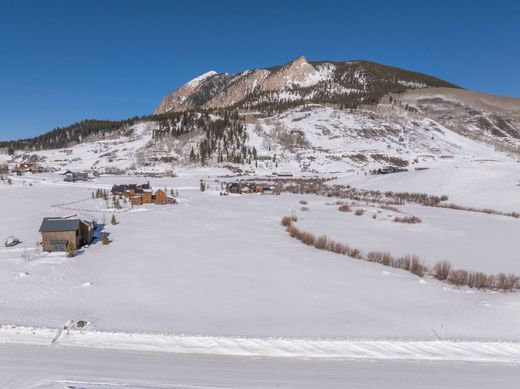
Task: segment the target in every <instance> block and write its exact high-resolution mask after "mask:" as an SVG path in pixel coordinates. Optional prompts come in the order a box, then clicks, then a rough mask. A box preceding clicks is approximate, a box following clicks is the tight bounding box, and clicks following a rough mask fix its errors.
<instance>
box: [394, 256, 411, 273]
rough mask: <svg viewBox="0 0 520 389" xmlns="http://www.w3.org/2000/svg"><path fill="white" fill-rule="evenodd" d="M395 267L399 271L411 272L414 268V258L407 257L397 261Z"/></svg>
mask: <svg viewBox="0 0 520 389" xmlns="http://www.w3.org/2000/svg"><path fill="white" fill-rule="evenodd" d="M394 266H395V267H397V268H399V269H404V270H408V271H410V268H411V267H412V257H411V256H410V255H405V256H404V257H401V258H398V259H396V261H395V263H394Z"/></svg>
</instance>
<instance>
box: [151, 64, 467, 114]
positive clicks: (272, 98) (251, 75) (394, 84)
mask: <svg viewBox="0 0 520 389" xmlns="http://www.w3.org/2000/svg"><path fill="white" fill-rule="evenodd" d="M202 76H204V77H203V78H201V77H202ZM194 81H195V82H194ZM423 87H451V88H459V87H458V86H457V85H454V84H452V83H449V82H447V81H444V80H441V79H439V78H436V77H433V76H429V75H427V74H424V73H418V72H412V71H409V70H404V69H400V68H397V67H393V66H387V65H382V64H379V63H376V62H371V61H364V60H354V61H308V60H307V59H306V58H305V57H304V56H299V57H298V58H296V59H294V60H293V61H290V62H288V63H287V64H284V65H277V66H272V67H267V68H259V69H252V70H246V71H242V72H239V73H236V74H229V73H216V72H214V71H211V72H208V73H205V74H203V75H201V76H199V77H197V78H195V79H193V80H191V81H189V82H188V83H186V84H184V85H182V86H181V87H179V88H178V89H177V90H176V91H174V92H172V93H170V94H168V95H167V96H165V97H164V98H163V100H162V102H161V104H160V105H159V106H158V107H157V109H156V110H155V113H156V114H160V113H166V112H171V111H184V110H189V109H196V108H199V109H219V108H260V109H264V108H272V107H275V108H276V107H277V106H278V107H280V106H283V105H289V106H295V105H301V104H304V103H317V104H324V103H331V104H339V105H343V106H348V107H350V108H355V107H357V106H359V105H360V104H366V103H369V104H370V103H377V101H378V100H379V99H380V98H381V97H382V96H383V95H385V94H387V93H391V92H400V91H405V90H407V89H413V88H423Z"/></svg>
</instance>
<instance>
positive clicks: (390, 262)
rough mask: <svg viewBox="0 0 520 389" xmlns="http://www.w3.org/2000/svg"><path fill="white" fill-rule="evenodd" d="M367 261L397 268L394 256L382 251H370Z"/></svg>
mask: <svg viewBox="0 0 520 389" xmlns="http://www.w3.org/2000/svg"><path fill="white" fill-rule="evenodd" d="M367 260H368V261H370V262H376V263H380V264H381V265H385V266H392V267H395V266H394V264H395V259H394V257H392V254H390V253H388V252H386V253H383V252H381V251H370V252H369V253H368V254H367Z"/></svg>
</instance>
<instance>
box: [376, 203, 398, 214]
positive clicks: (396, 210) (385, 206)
mask: <svg viewBox="0 0 520 389" xmlns="http://www.w3.org/2000/svg"><path fill="white" fill-rule="evenodd" d="M380 208H381V209H386V210H387V211H392V212H399V208H397V207H392V206H391V205H386V204H382V205H381V206H380Z"/></svg>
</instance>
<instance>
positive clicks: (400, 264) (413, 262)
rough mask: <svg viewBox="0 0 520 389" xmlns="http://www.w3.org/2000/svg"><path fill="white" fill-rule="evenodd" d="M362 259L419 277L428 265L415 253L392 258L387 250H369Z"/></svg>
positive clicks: (426, 269)
mask: <svg viewBox="0 0 520 389" xmlns="http://www.w3.org/2000/svg"><path fill="white" fill-rule="evenodd" d="M364 259H366V260H367V261H369V262H376V263H380V264H381V265H384V266H390V267H394V268H397V269H403V270H406V271H409V272H410V273H412V274H415V275H416V276H419V277H423V276H424V274H426V273H427V272H428V267H427V266H426V265H425V264H424V262H423V261H421V259H420V258H419V257H418V256H417V255H405V256H404V257H400V258H394V257H393V256H392V254H390V253H388V252H380V251H370V252H369V253H368V254H367V256H366V258H364Z"/></svg>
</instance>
